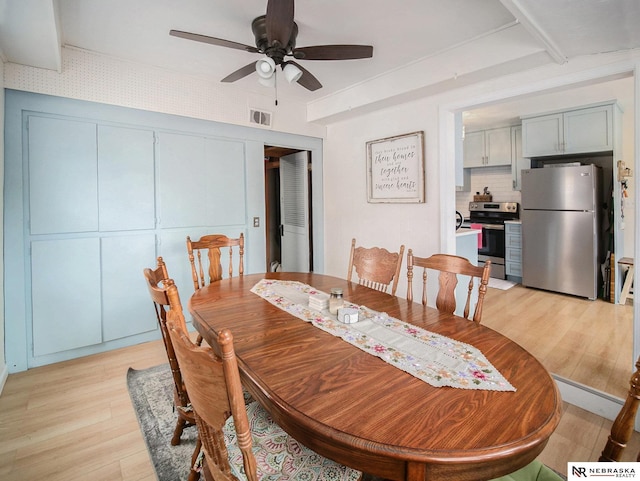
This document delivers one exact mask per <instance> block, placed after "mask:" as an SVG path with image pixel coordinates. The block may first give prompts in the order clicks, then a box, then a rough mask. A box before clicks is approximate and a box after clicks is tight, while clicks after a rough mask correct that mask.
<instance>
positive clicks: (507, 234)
mask: <svg viewBox="0 0 640 481" xmlns="http://www.w3.org/2000/svg"><path fill="white" fill-rule="evenodd" d="M504 245H505V253H504V264H505V273H506V275H507V279H508V280H510V281H514V282H522V224H521V223H520V222H509V221H506V222H505V223H504Z"/></svg>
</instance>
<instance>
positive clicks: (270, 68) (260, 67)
mask: <svg viewBox="0 0 640 481" xmlns="http://www.w3.org/2000/svg"><path fill="white" fill-rule="evenodd" d="M275 71H276V63H275V62H274V60H273V59H272V58H269V57H265V58H261V59H260V60H258V61H257V62H256V72H258V75H259V76H260V77H262V78H264V79H268V78H271V77H273V74H274V72H275Z"/></svg>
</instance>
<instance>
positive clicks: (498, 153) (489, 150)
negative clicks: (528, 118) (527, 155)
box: [463, 127, 511, 168]
mask: <svg viewBox="0 0 640 481" xmlns="http://www.w3.org/2000/svg"><path fill="white" fill-rule="evenodd" d="M463 150H464V155H463V159H464V162H463V165H464V167H465V168H470V167H492V166H498V165H511V128H510V127H502V128H498V129H490V130H481V131H478V132H468V133H466V134H465V137H464V147H463Z"/></svg>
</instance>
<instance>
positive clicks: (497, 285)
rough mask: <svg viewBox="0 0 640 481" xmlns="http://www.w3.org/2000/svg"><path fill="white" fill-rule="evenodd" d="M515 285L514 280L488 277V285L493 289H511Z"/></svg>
mask: <svg viewBox="0 0 640 481" xmlns="http://www.w3.org/2000/svg"><path fill="white" fill-rule="evenodd" d="M515 285H516V283H515V282H512V281H507V280H505V279H496V278H495V277H490V278H489V287H493V288H494V289H500V290H501V291H506V290H507V289H511V288H512V287H513V286H515Z"/></svg>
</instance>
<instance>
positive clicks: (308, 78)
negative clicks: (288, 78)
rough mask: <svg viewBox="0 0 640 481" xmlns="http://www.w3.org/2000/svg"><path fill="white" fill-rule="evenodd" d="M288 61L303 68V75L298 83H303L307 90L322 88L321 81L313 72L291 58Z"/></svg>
mask: <svg viewBox="0 0 640 481" xmlns="http://www.w3.org/2000/svg"><path fill="white" fill-rule="evenodd" d="M287 63H290V64H293V65H295V66H296V67H298V68H299V69H300V70H302V76H301V77H300V78H299V79H298V83H299V84H300V85H302V86H303V87H304V88H306V89H307V90H311V91H312V92H313V91H314V90H318V89H319V88H322V84H321V83H320V81H319V80H318V79H317V78H315V77H314V76H313V75H312V74H311V72H309V71H308V70H307V69H306V68H304V67H303V66H302V65H300V64H299V63H296V62H293V61H291V60H289V61H288V62H287Z"/></svg>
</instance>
